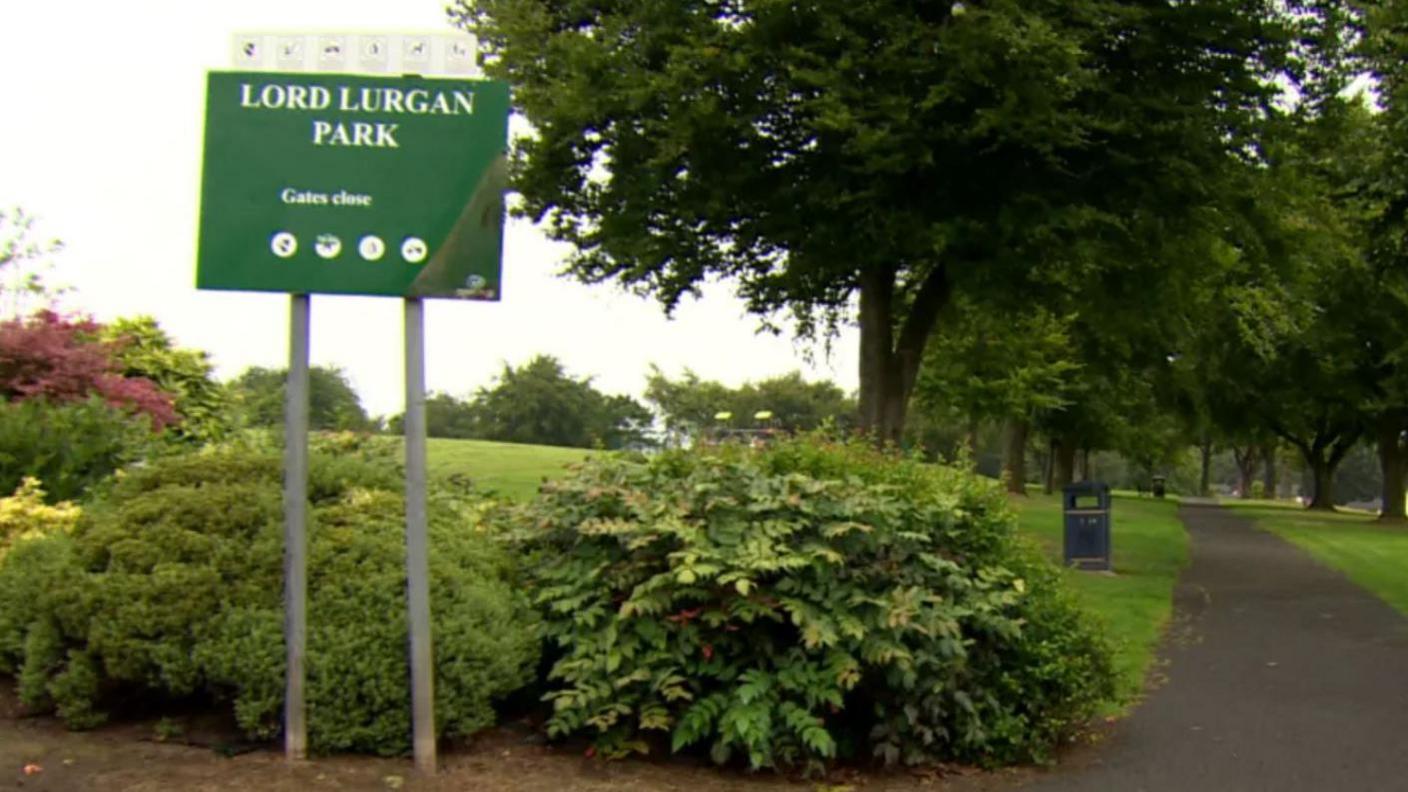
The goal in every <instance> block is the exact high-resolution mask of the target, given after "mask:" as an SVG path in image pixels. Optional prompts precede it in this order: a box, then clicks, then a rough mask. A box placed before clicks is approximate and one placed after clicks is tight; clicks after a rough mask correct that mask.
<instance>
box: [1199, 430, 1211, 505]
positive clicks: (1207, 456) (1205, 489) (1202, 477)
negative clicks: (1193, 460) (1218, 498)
mask: <svg viewBox="0 0 1408 792" xmlns="http://www.w3.org/2000/svg"><path fill="white" fill-rule="evenodd" d="M1198 450H1199V451H1200V452H1202V464H1203V468H1202V472H1201V473H1200V474H1199V475H1198V494H1199V495H1200V496H1202V497H1204V498H1206V497H1208V496H1209V495H1210V494H1212V487H1211V476H1212V441H1210V440H1204V441H1203V442H1202V444H1201V445H1200V446H1198Z"/></svg>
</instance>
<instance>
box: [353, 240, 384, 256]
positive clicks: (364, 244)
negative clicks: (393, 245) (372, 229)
mask: <svg viewBox="0 0 1408 792" xmlns="http://www.w3.org/2000/svg"><path fill="white" fill-rule="evenodd" d="M357 252H358V253H361V254H362V258H364V259H366V260H367V261H378V260H380V259H381V257H382V256H383V255H384V254H385V253H386V243H385V242H383V241H381V237H379V236H377V235H375V234H367V235H366V236H364V237H362V241H360V242H358V243H357Z"/></svg>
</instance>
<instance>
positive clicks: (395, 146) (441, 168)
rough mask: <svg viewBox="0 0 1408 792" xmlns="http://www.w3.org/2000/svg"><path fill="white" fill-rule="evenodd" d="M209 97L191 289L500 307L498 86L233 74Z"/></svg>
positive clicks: (502, 101)
mask: <svg viewBox="0 0 1408 792" xmlns="http://www.w3.org/2000/svg"><path fill="white" fill-rule="evenodd" d="M408 46H410V45H408ZM410 52H411V50H408V53H410ZM298 57H300V58H304V59H305V60H306V59H307V58H309V57H311V56H310V55H307V54H305V53H304V52H303V51H302V50H300V51H299V54H298ZM407 57H409V55H407ZM401 62H402V63H404V62H405V59H402V61H401ZM298 65H299V66H301V65H302V63H300V64H298ZM296 67H297V66H295V68H296ZM206 90H207V94H206V125H205V154H204V170H203V178H202V184H201V206H200V246H199V253H198V256H197V265H196V287H197V288H201V289H235V290H249V291H274V292H289V293H294V294H313V293H330V294H370V295H387V296H397V297H450V298H461V299H479V300H497V299H499V296H500V283H501V278H500V273H501V266H500V260H501V256H502V248H503V214H504V209H503V191H504V188H505V186H506V183H507V161H506V150H507V146H508V113H509V91H508V86H507V85H506V84H504V83H501V82H495V81H490V80H469V79H452V78H451V79H447V78H427V77H411V76H408V77H386V76H372V75H354V74H336V73H322V74H320V73H295V72H266V71H230V72H212V73H211V74H210V75H209V77H208V82H207V89H206Z"/></svg>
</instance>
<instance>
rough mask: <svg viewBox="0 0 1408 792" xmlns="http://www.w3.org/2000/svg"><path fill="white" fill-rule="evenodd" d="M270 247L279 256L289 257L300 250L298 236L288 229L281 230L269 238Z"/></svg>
mask: <svg viewBox="0 0 1408 792" xmlns="http://www.w3.org/2000/svg"><path fill="white" fill-rule="evenodd" d="M269 249H270V250H272V251H274V255H275V256H278V257H279V258H288V257H290V256H292V255H293V254H294V253H297V252H298V237H296V236H294V235H293V234H290V233H289V232H287V231H280V232H278V233H277V234H274V236H273V237H272V238H270V239H269Z"/></svg>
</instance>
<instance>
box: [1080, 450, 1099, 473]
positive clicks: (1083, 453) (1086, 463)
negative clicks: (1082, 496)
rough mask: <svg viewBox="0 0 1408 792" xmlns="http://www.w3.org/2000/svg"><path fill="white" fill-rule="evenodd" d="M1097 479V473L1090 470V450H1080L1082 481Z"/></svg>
mask: <svg viewBox="0 0 1408 792" xmlns="http://www.w3.org/2000/svg"><path fill="white" fill-rule="evenodd" d="M1094 478H1095V473H1094V472H1092V471H1091V469H1090V449H1089V448H1082V449H1081V450H1080V480H1081V481H1090V480H1092V479H1094Z"/></svg>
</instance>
